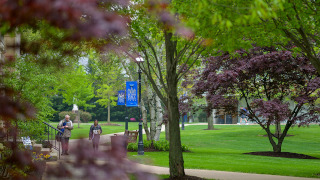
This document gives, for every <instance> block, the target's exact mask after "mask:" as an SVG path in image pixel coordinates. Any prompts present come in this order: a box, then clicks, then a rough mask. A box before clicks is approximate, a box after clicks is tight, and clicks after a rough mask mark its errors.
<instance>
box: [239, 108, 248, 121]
mask: <svg viewBox="0 0 320 180" xmlns="http://www.w3.org/2000/svg"><path fill="white" fill-rule="evenodd" d="M247 118H248V110H247V109H246V108H244V107H240V123H241V122H242V121H243V120H245V122H246V125H247V124H248V121H247Z"/></svg>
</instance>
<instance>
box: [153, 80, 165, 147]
mask: <svg viewBox="0 0 320 180" xmlns="http://www.w3.org/2000/svg"><path fill="white" fill-rule="evenodd" d="M158 81H159V80H158ZM155 99H156V118H157V128H156V134H155V136H154V140H155V141H159V139H160V133H161V129H162V124H163V114H162V106H161V101H160V98H159V97H158V96H157V95H156V98H155Z"/></svg>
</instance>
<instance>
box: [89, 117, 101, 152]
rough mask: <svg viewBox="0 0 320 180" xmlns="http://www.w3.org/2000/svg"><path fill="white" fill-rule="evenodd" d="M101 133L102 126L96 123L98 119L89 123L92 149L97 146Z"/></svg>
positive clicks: (95, 148) (96, 148)
mask: <svg viewBox="0 0 320 180" xmlns="http://www.w3.org/2000/svg"><path fill="white" fill-rule="evenodd" d="M101 133H102V128H101V126H100V125H99V124H98V120H97V119H96V120H94V124H93V125H91V127H90V131H89V140H92V145H93V150H94V151H96V150H98V148H99V141H100V134H101Z"/></svg>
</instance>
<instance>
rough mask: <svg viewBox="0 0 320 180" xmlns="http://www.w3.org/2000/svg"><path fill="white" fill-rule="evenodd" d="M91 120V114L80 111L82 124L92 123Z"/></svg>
mask: <svg viewBox="0 0 320 180" xmlns="http://www.w3.org/2000/svg"><path fill="white" fill-rule="evenodd" d="M91 119H92V116H91V114H90V113H88V112H83V111H80V120H81V122H85V123H87V122H89V121H91Z"/></svg>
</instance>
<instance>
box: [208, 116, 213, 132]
mask: <svg viewBox="0 0 320 180" xmlns="http://www.w3.org/2000/svg"><path fill="white" fill-rule="evenodd" d="M213 116H214V115H213V112H212V113H211V115H210V116H209V117H207V119H208V130H213Z"/></svg>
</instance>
